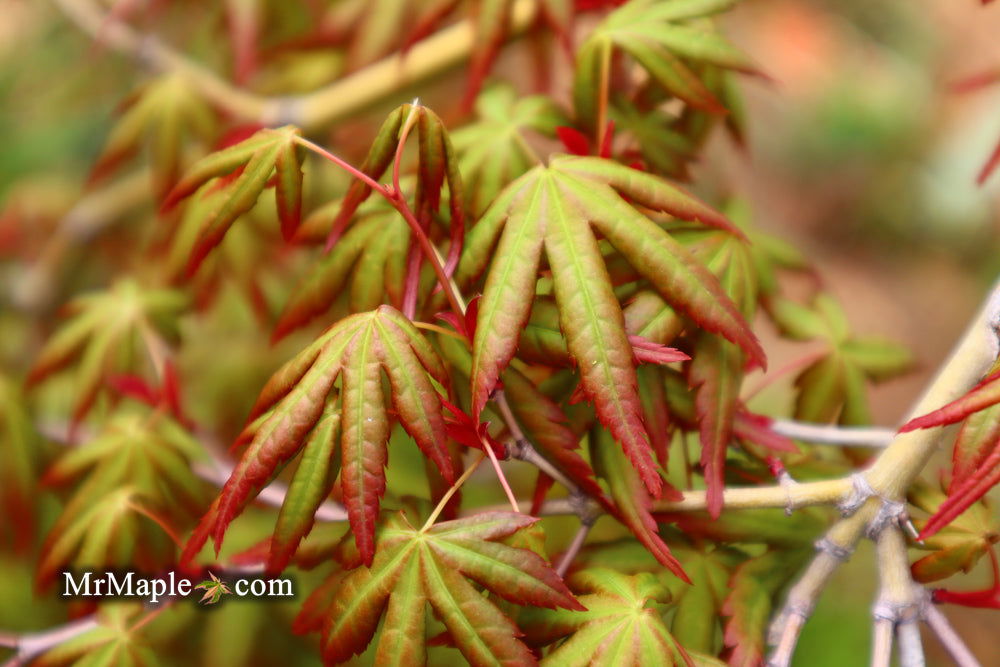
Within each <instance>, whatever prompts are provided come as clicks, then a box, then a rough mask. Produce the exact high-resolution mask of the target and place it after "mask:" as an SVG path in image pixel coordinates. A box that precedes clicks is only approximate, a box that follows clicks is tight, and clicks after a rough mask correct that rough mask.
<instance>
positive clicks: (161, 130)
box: [91, 74, 216, 196]
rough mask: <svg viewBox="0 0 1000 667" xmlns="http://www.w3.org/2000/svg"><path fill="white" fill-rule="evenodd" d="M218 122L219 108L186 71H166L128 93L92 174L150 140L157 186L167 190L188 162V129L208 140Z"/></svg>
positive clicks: (113, 166) (104, 170)
mask: <svg viewBox="0 0 1000 667" xmlns="http://www.w3.org/2000/svg"><path fill="white" fill-rule="evenodd" d="M215 125H216V118H215V113H214V111H213V110H212V108H211V107H210V106H209V105H208V104H207V103H206V102H205V101H204V100H203V99H202V98H201V97H200V96H199V94H198V93H197V92H196V91H195V90H194V88H193V86H191V85H190V83H189V81H188V79H187V78H186V77H185V76H183V75H181V74H164V75H161V76H159V77H158V78H156V79H153V80H152V81H150V82H149V83H147V84H145V85H144V86H142V88H140V89H139V90H138V91H136V92H135V93H133V94H132V95H131V96H130V97H129V99H128V100H127V102H126V104H125V105H124V110H123V113H122V115H121V118H120V119H119V120H118V122H117V123H116V124H115V125H114V127H113V128H112V129H111V132H110V133H109V135H108V138H107V141H106V142H105V145H104V148H103V150H102V151H101V154H100V155H99V156H98V158H97V161H96V163H95V164H94V167H93V169H92V171H91V179H92V180H98V179H100V178H103V177H104V176H106V175H107V174H109V173H110V172H111V171H113V170H114V169H116V168H117V167H118V166H119V165H120V164H121V163H122V162H124V161H125V160H126V159H127V158H129V157H130V156H132V155H133V154H134V153H136V152H137V151H138V149H139V148H140V147H141V146H142V144H143V143H148V144H149V149H150V159H149V162H150V166H151V168H152V174H153V183H154V187H155V189H156V192H157V194H158V195H159V196H163V195H164V194H166V192H167V191H168V190H169V189H170V188H171V187H173V185H174V184H175V183H176V182H177V178H178V176H179V175H180V171H181V169H182V167H183V165H182V155H183V153H184V148H185V146H184V143H185V142H184V138H185V135H187V134H192V135H194V136H196V137H198V138H199V139H201V141H202V142H207V141H208V140H209V139H210V138H211V137H212V136H213V134H214V132H215Z"/></svg>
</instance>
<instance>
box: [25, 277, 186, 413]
mask: <svg viewBox="0 0 1000 667" xmlns="http://www.w3.org/2000/svg"><path fill="white" fill-rule="evenodd" d="M187 304H188V299H187V297H185V296H184V294H182V293H181V292H178V291H174V290H164V289H146V288H143V287H141V286H140V285H139V284H138V283H136V282H135V281H134V280H122V281H120V282H117V283H115V284H114V285H113V286H112V287H111V288H110V289H108V290H105V291H103V292H93V293H90V294H84V295H82V296H79V297H77V298H76V299H74V300H73V301H71V302H70V303H69V304H68V305H67V306H66V307H65V309H64V310H65V312H66V314H68V315H70V319H69V320H68V321H67V323H66V324H65V325H64V326H63V327H61V328H60V329H59V330H58V331H57V332H56V333H55V335H53V336H52V337H50V338H49V340H48V342H47V343H46V344H45V346H44V347H43V348H42V351H41V352H40V353H39V355H38V358H37V359H36V360H35V365H34V367H33V368H32V369H31V373H30V374H29V375H28V380H27V384H28V386H31V385H34V384H36V383H38V382H41V381H43V380H45V379H46V378H48V377H49V376H50V375H52V374H54V373H56V372H58V371H60V370H63V369H64V368H66V367H68V366H70V365H71V364H74V363H76V365H77V368H76V392H75V393H76V400H75V403H74V408H73V418H74V419H76V420H79V419H81V418H83V416H84V415H86V414H87V412H88V411H89V410H90V408H91V407H92V406H93V404H94V401H95V400H96V399H97V396H98V394H99V393H100V392H101V390H102V388H104V387H105V385H106V380H108V378H109V376H111V375H113V374H115V372H116V371H118V372H120V371H121V370H122V369H123V367H131V366H134V365H135V364H136V360H137V359H136V358H137V357H138V359H142V356H140V355H135V354H128V352H129V351H131V348H132V346H133V344H134V343H133V341H143V342H144V343H145V346H146V347H147V351H148V352H149V354H150V356H153V355H154V354H155V350H153V349H151V346H153V345H155V344H156V342H154V341H153V340H152V338H153V337H155V336H159V337H162V338H164V339H167V340H176V339H177V337H178V326H179V322H178V320H179V318H180V315H181V314H182V313H183V312H184V310H185V309H186V307H187Z"/></svg>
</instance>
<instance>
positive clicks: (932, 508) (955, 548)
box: [907, 483, 1000, 583]
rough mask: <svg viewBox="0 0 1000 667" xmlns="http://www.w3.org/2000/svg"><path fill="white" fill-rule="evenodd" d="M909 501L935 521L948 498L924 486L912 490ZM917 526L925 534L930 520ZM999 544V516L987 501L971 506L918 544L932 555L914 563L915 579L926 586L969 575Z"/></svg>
mask: <svg viewBox="0 0 1000 667" xmlns="http://www.w3.org/2000/svg"><path fill="white" fill-rule="evenodd" d="M907 500H909V502H910V504H911V505H913V506H915V507H917V508H919V509H921V510H923V511H924V512H926V513H927V514H929V515H930V516H931V518H934V517H936V516H937V515H938V514H939V513H940V507H941V505H942V504H943V503H945V502H946V501H947V497H946V496H945V494H944V493H942V492H941V491H940V490H939V489H935V488H933V487H931V486H929V485H926V484H922V483H921V484H918V485H917V486H915V487H914V488H913V489H911V490H910V492H909V494H908V495H907ZM914 523H915V524H916V525H917V527H918V528H920V529H924V530H926V525H927V523H928V519H918V520H915V521H914ZM997 542H1000V525H998V522H997V518H996V512H995V511H994V510H993V509H992V508H991V506H990V504H989V503H988V502H986V501H981V502H977V503H970V505H969V506H968V507H967V509H965V511H964V512H962V513H961V514H959V515H958V516H957V517H956V518H954V519H952V520H951V522H950V523H948V524H947V525H946V526H945V527H943V528H941V529H940V530H938V531H937V532H935V533H934V534H933V535H931V536H929V537H926V538H924V540H923V542H921V543H919V544H918V546H919V547H920V548H921V549H925V550H927V551H930V552H931V553H930V554H928V555H926V556H924V557H923V558H920V559H919V560H917V561H916V562H915V563H913V565H912V570H913V577H914V578H915V579H916V580H917V581H919V582H921V583H927V582H931V581H938V580H939V579H944V578H946V577H950V576H951V575H953V574H957V573H958V572H969V571H970V570H971V569H972V568H973V567H974V566H975V564H976V563H977V562H979V559H980V558H982V557H983V555H985V554H986V553H987V552H989V550H990V549H992V548H993V545H994V544H996V543H997Z"/></svg>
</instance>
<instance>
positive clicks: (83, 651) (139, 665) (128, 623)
mask: <svg viewBox="0 0 1000 667" xmlns="http://www.w3.org/2000/svg"><path fill="white" fill-rule="evenodd" d="M145 619H146V614H145V613H144V610H143V607H142V605H141V604H137V603H131V602H129V603H124V602H123V603H118V602H113V603H110V602H109V603H105V604H102V605H101V606H100V607H99V608H98V610H97V613H96V618H95V621H96V623H95V625H94V627H92V628H91V629H88V630H87V631H86V632H82V633H80V634H78V635H76V636H73V637H70V638H68V639H66V640H65V641H62V642H59V643H58V644H56V645H55V646H54V647H53V648H51V649H49V650H48V651H46V652H45V653H43V654H42V655H40V656H38V657H37V658H35V659H34V660H32V661H31V664H32V665H37V666H38V667H65V666H66V665H73V666H74V667H98V666H100V665H118V666H120V667H149V666H151V665H159V664H160V660H159V658H158V656H157V651H155V650H154V648H153V647H152V646H151V645H150V644H151V642H150V638H149V637H147V636H145V635H146V634H147V633H148V628H149V625H148V624H147V623H146V622H145Z"/></svg>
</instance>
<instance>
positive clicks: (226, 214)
mask: <svg viewBox="0 0 1000 667" xmlns="http://www.w3.org/2000/svg"><path fill="white" fill-rule="evenodd" d="M299 134H300V133H299V130H298V129H297V128H294V127H292V126H285V127H282V128H278V129H268V128H265V129H263V130H260V131H258V132H257V133H255V134H254V135H253V136H251V137H249V138H247V139H245V140H244V141H241V142H239V143H238V144H235V145H233V146H230V147H228V148H224V149H222V150H221V151H218V152H216V153H212V154H210V155H208V156H206V157H204V158H202V159H201V160H199V161H198V162H196V163H194V164H193V165H191V167H190V168H189V169H188V170H187V173H185V174H184V176H183V177H181V179H180V181H178V183H177V184H176V185H175V186H174V187H173V189H172V190H171V191H170V192H169V193H168V194H167V196H166V199H165V200H164V202H163V207H162V210H163V211H164V212H168V211H170V210H172V209H173V208H174V207H175V206H177V204H179V203H180V202H181V201H182V200H184V199H186V198H188V197H190V196H191V195H193V194H195V193H196V191H198V190H199V188H200V189H201V190H200V194H198V195H197V196H200V197H205V196H209V195H210V194H211V193H212V191H213V189H215V188H219V189H221V190H223V191H224V192H225V193H226V196H225V197H223V198H220V199H219V200H218V202H217V203H216V204H215V206H213V207H212V208H211V209H209V210H208V211H207V212H206V214H205V217H204V219H203V220H202V221H201V225H200V228H199V233H198V239H197V241H195V243H194V247H193V249H192V254H191V257H190V258H189V259H188V265H187V272H188V274H189V275H191V274H194V272H195V271H197V269H198V267H199V266H200V265H201V262H202V261H203V260H204V259H205V257H206V255H208V253H210V252H211V251H212V249H213V248H215V246H217V245H218V244H219V243H220V242H221V241H222V239H223V238H224V237H225V235H226V232H228V231H229V228H230V227H231V226H232V224H233V223H234V222H235V221H236V220H237V218H239V217H240V216H241V215H243V214H244V213H246V212H247V211H249V210H250V209H251V208H253V206H254V204H256V203H257V198H258V197H260V194H261V192H263V191H264V188H265V187H267V185H268V184H269V183H270V182H271V178H272V176H273V177H274V184H275V195H276V196H275V201H276V203H277V213H278V219H279V220H280V221H281V233H282V235H283V236H284V237H285V239H286V240H289V239H291V238H292V237H293V236H294V235H295V230H296V229H297V228H298V226H299V222H300V218H301V214H302V165H301V158H300V155H299V153H300V151H301V148H300V147H299V145H298V143H297V142H296V137H298V136H299Z"/></svg>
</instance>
